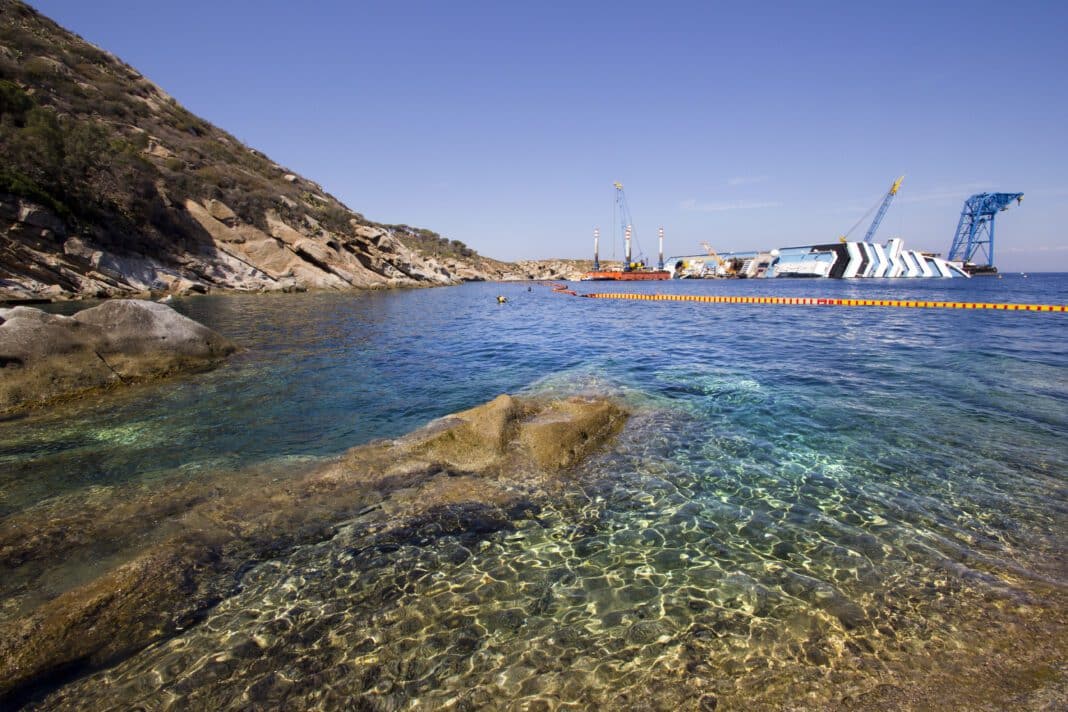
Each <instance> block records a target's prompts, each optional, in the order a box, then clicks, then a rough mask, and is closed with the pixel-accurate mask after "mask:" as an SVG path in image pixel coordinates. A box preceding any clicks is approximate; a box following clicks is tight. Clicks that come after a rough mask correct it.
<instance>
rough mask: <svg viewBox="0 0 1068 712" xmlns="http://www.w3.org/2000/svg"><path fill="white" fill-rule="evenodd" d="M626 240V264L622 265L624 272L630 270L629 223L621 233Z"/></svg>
mask: <svg viewBox="0 0 1068 712" xmlns="http://www.w3.org/2000/svg"><path fill="white" fill-rule="evenodd" d="M623 235H624V237H625V238H626V242H627V264H626V265H624V266H623V271H624V272H629V271H630V225H627V229H626V232H624V233H623Z"/></svg>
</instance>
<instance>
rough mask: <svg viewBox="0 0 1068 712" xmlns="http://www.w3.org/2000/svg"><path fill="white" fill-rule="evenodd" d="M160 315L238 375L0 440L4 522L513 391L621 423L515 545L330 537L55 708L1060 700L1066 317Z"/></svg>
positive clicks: (865, 312)
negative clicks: (214, 347)
mask: <svg viewBox="0 0 1068 712" xmlns="http://www.w3.org/2000/svg"><path fill="white" fill-rule="evenodd" d="M575 286H576V287H577V288H578V289H579V290H580V291H621V290H630V291H648V292H663V293H686V294H729V295H738V296H772V295H774V296H816V297H842V298H877V299H922V300H944V301H980V302H991V301H1012V302H1021V303H1046V304H1064V303H1068V275H1046V274H1037V275H1030V276H1029V277H1023V276H1018V275H1006V276H1005V277H1004V278H1003V279H1001V278H975V279H972V280H893V281H890V280H885V281H884V280H879V281H863V282H847V281H788V280H767V281H764V280H753V281H705V282H672V283H655V284H643V285H627V286H620V285H612V286H611V288H610V289H605V285H604V284H582V285H575ZM499 294H500V295H504V296H506V297H507V298H508V300H507V302H506V303H503V304H499V303H498V302H497V299H496V297H497V295H499ZM174 306H175V308H176V309H178V310H179V311H181V312H182V313H185V314H187V315H188V316H190V317H192V318H194V319H197V320H198V321H201V322H203V323H205V324H207V325H208V326H210V327H212V328H214V329H216V330H218V331H220V332H221V333H223V334H224V335H226V336H228V337H230V338H231V339H233V340H234V341H236V342H238V343H239V344H240V345H241V346H242V349H243V350H242V351H241V352H240V353H239V354H238V355H237V356H235V357H234V358H233V359H232V360H231V361H230V362H228V363H227V364H226V365H225V366H223V367H222V368H220V369H218V370H216V371H213V372H211V373H207V374H200V375H195V376H189V377H183V378H179V379H176V380H173V381H168V382H166V383H163V384H156V385H151V386H144V387H135V388H132V389H130V390H128V391H126V392H122V393H117V394H114V395H112V396H110V397H108V398H102V399H98V400H95V401H92V402H89V403H79V404H74V405H71V406H68V407H63V408H58V409H55V410H53V411H51V412H48V413H43V414H37V415H33V416H29V417H25V418H22V419H19V420H13V421H8V422H3V423H0V517H8V516H11V515H14V514H17V513H19V512H26V511H32V510H34V508H42V511H44V510H45V509H47V508H48V507H49V506H52V503H54V502H57V501H61V502H63V503H64V506H66V507H72V506H73V507H76V506H77V503H78V501H79V499H80V498H81V499H85V500H88V499H90V498H93V497H97V496H99V493H100V492H102V491H104V492H106V491H108V490H109V488H117V487H122V486H128V485H131V484H134V485H137V486H142V487H146V488H161V489H162V488H166V487H167V486H168V484H170V483H173V482H176V481H184V480H185V479H187V478H190V477H195V476H197V475H198V473H204V472H211V473H219V472H232V473H233V474H232V476H233V477H240V476H242V475H241V474H240V473H242V472H248V471H251V470H255V469H257V468H275V469H277V470H279V471H281V472H284V471H285V470H286V469H287V467H289V466H290V464H292V467H293V468H297V466H298V465H302V464H304V463H309V462H317V461H319V459H321V458H326V457H329V456H332V455H337V454H339V453H341V452H343V451H344V450H345V449H347V448H350V447H352V446H355V445H359V444H362V443H365V442H368V441H371V440H373V439H376V438H382V437H393V436H397V435H400V434H402V433H404V432H407V431H410V430H412V429H414V428H417V427H419V426H421V425H423V424H425V423H426V422H428V421H429V420H431V419H433V418H436V417H439V416H441V415H444V414H446V413H450V412H455V411H457V410H460V409H463V408H467V407H471V406H474V405H477V404H479V403H481V402H484V401H487V400H489V399H491V398H493V397H494V396H496V395H497V394H499V393H502V392H509V393H550V394H554V393H560V394H568V393H573V392H598V393H604V394H608V395H613V396H616V397H618V398H620V399H622V400H624V401H625V402H627V403H628V404H629V405H630V406H631V408H632V410H633V411H634V416H633V417H632V419H631V421H630V422H629V424H628V426H627V428H626V430H625V431H624V433H623V434H622V436H621V437H620V439H619V441H618V442H617V443H616V445H615V446H614V447H613V448H612V449H611V450H610V451H609V452H607V453H605V454H602V455H599V456H597V457H595V458H593V460H591V461H590V462H588V463H586V465H584V467H583V468H582V473H581V476H576V480H575V486H574V487H573V488H571V491H569V492H567V493H566V494H565V495H563V496H561V497H560V498H559V499H558V501H554V502H552V503H551V504H550V505H549V506H547V507H546V508H545V509H544V510H543V511H542V512H541V514H540V515H539V516H538V517H537V518H535V519H532V520H524V521H520V522H517V524H516V527H515V529H514V530H511V531H506V532H500V533H498V534H495V535H490V536H488V537H485V538H483V539H481V540H479V541H477V542H472V541H471V540H469V539H464V540H462V541H461V540H459V539H457V538H455V537H443V538H440V539H438V540H436V541H434V542H433V543H430V544H425V545H414V544H412V545H404V546H399V547H395V548H394V550H391V551H389V552H386V553H383V552H365V551H361V550H359V549H357V548H354V546H353V539H352V537H354V536H355V534H354V533H353V532H351V531H349V530H347V529H344V528H343V529H342V530H341V531H340V533H339V534H338V535H337V536H335V537H334V538H332V539H330V540H328V541H324V542H321V543H318V544H314V545H309V546H304V547H300V548H298V549H296V550H295V551H293V552H290V553H288V554H286V555H284V556H282V557H281V558H278V559H275V560H271V561H267V562H264V563H261V564H260V565H258V566H256V567H255V568H253V569H251V570H250V571H248V572H245V573H244V575H243V579H242V581H241V588H240V591H239V593H238V594H237V595H235V596H234V597H232V598H229V599H227V600H225V601H223V602H222V603H221V604H220V605H218V606H217V607H216V608H215V609H214V610H213V611H212V612H211V613H210V614H209V615H208V617H207V619H206V620H204V621H203V622H202V623H201V624H199V625H197V626H195V627H193V628H191V629H189V630H188V631H185V632H184V633H182V634H180V635H178V636H177V637H175V638H173V639H170V640H167V641H163V642H161V643H158V644H156V645H153V646H151V647H149V648H147V649H146V650H144V651H142V652H140V653H138V654H136V655H134V656H132V657H130V658H129V659H127V660H125V661H123V662H120V663H119V664H117V665H115V666H114V667H112V668H109V669H106V670H103V671H100V672H97V673H94V674H91V675H88V676H84V677H82V678H79V679H76V680H73V681H71V682H69V683H68V684H67V685H65V686H63V687H61V688H60V689H58V690H56V691H55V692H53V693H52V695H51V696H50V697H48V698H47V699H46V700H44V702H43V703H42V704H43V705H44V706H46V707H64V706H70V707H82V708H84V707H91V708H94V709H110V708H115V709H129V708H131V707H136V706H142V707H144V708H150V709H155V708H168V707H172V708H174V709H190V708H201V709H208V708H211V709H221V708H241V707H246V706H247V707H250V708H262V707H285V708H292V709H310V708H316V707H326V708H340V707H345V708H357V709H428V710H429V709H439V708H443V707H450V706H451V707H452V708H454V709H586V708H590V707H593V706H607V707H608V708H615V709H658V708H664V709H711V708H718V709H779V708H799V709H806V708H823V707H828V706H835V705H837V706H839V707H840V708H850V707H851V706H858V707H865V706H869V705H872V704H894V703H895V702H896V703H898V704H902V700H906V701H907V700H908V699H909V698H908V695H910V694H912V695H919V697H918V698H917V699H920V700H921V702H922V701H923V700H928V702H930V701H931V700H936V701H937V700H938V699H939V697H938V692H937V690H938V688H939V686H944V687H945V688H946V689H950V690H957V691H958V692H957V694H958V698H955V699H959V698H960V695H965V699H967V698H966V696H967V694H969V693H968V692H966V690H967V689H969V688H970V687H973V688H974V690H975V692H974V695H976V699H994V698H996V696H998V695H1000V696H1001V699H1005V700H1009V699H1023V698H1020V697H1019V696H1020V695H1025V696H1026V695H1027V694H1036V695H1039V698H1035V699H1040V698H1041V695H1042V694H1050V693H1049V692H1048V689H1049V685H1050V684H1054V683H1050V682H1049V680H1050V679H1052V680H1059V682H1056V685H1060V686H1061V687H1059V688H1057V689H1061V690H1063V678H1062V677H1058V675H1063V671H1061V672H1060V673H1058V672H1057V670H1056V669H1054V668H1051V667H1050V663H1049V661H1051V660H1057V659H1060V660H1061V661H1063V653H1064V649H1065V641H1064V637H1063V634H1064V625H1063V623H1064V621H1063V610H1064V604H1065V602H1066V598H1068V597H1066V596H1065V593H1066V588H1065V586H1066V584H1068V571H1066V565H1065V560H1064V552H1065V550H1066V549H1065V543H1066V533H1068V518H1066V516H1065V515H1066V512H1068V487H1066V473H1068V444H1066V443H1068V440H1066V436H1068V317H1066V316H1065V315H1063V314H1050V313H1030V312H993V311H990V312H986V311H957V310H952V311H950V310H929V309H893V308H876V307H867V308H865V307H805V306H771V305H723V304H701V303H693V302H635V301H608V300H593V299H579V298H575V297H568V296H565V295H560V294H554V293H552V292H551V291H550V290H549V289H548V288H546V287H544V286H541V285H528V284H526V283H513V284H508V283H503V284H471V285H465V286H462V287H456V288H445V289H433V290H417V291H400V292H370V293H358V294H323V293H318V294H296V295H248V296H241V295H232V296H209V297H194V298H188V299H181V300H178V301H176V303H175V305H174ZM0 526H3V519H0ZM105 563H106V562H103V561H102V562H99V565H100V566H103V565H104V564H105ZM86 565H87V566H90V567H92V566H93V565H94V563H93V562H89V563H88V564H86ZM1044 621H1045V622H1048V626H1047V623H1044ZM1014 641H1020V642H1018V643H1017V642H1014ZM991 660H997V661H999V663H998V664H999V665H1000V666H1001V667H1000V668H998V670H999V671H1000V677H999V675H991V674H990V665H991ZM977 675H978V676H979V677H978V679H979V680H980V682H978V683H977V682H974V681H972V680H973V678H975V677H976V676H977ZM1020 676H1023V677H1024V678H1025V679H1023V680H1022V681H1020V680H1019V679H1018V678H1020ZM984 679H985V680H987V682H982V680H984ZM1006 679H1015V680H1016V682H1006ZM1017 683H1018V685H1017ZM984 684H985V685H986V687H984V686H983V685H984ZM1035 690H1037V692H1035ZM1043 690H1046V692H1043ZM962 691H964V692H962ZM895 695H896V697H895ZM924 695H927V697H924ZM1014 695H1015V696H1016V697H1013V696H1014ZM1028 699H1031V698H1028ZM995 706H996V704H995Z"/></svg>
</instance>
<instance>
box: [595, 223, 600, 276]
mask: <svg viewBox="0 0 1068 712" xmlns="http://www.w3.org/2000/svg"><path fill="white" fill-rule="evenodd" d="M600 241H601V230H600V229H599V228H596V227H595V228H593V271H594V272H599V271H600V269H601V260H600V259H598V257H597V248H598V243H599V242H600Z"/></svg>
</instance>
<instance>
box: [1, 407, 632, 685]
mask: <svg viewBox="0 0 1068 712" xmlns="http://www.w3.org/2000/svg"><path fill="white" fill-rule="evenodd" d="M627 417H628V412H627V411H626V410H625V409H624V408H623V407H621V406H620V405H618V404H617V403H615V402H613V401H611V400H609V399H605V398H589V397H573V398H565V399H559V400H543V399H538V398H516V397H511V396H507V395H502V396H500V397H498V398H496V399H494V400H493V401H491V402H490V403H487V404H485V405H482V406H478V407H476V408H472V409H470V410H467V411H464V412H462V413H457V414H455V415H453V416H449V417H446V418H443V419H441V420H438V421H435V422H433V423H431V424H430V425H428V426H427V427H425V428H423V429H421V430H418V431H416V432H414V433H411V434H409V435H407V436H405V437H402V438H399V439H397V440H392V441H383V442H378V443H372V444H369V445H365V446H362V447H357V448H354V449H353V450H350V451H349V452H348V453H346V454H345V455H344V456H343V457H341V458H339V459H338V460H336V461H333V462H328V463H326V464H323V465H320V466H317V467H314V468H313V469H311V470H310V471H308V472H305V473H303V474H298V475H293V476H291V477H283V478H279V477H278V476H277V473H275V472H262V473H260V472H243V473H240V476H234V475H233V473H230V474H226V473H222V474H217V475H214V476H208V475H206V476H204V477H201V478H195V479H187V480H182V481H180V482H171V483H169V484H167V485H166V486H163V487H160V486H155V487H151V486H148V487H146V486H141V487H138V486H136V485H131V486H129V487H118V488H116V489H115V491H113V492H110V493H108V494H107V495H103V494H102V495H101V496H98V497H94V498H92V499H91V500H87V499H85V498H77V499H75V500H72V501H64V500H62V499H57V500H53V501H47V502H44V503H42V504H41V505H40V506H39V507H37V508H34V509H30V510H26V511H23V512H20V513H18V514H15V515H12V516H10V517H8V518H7V519H6V520H5V522H4V527H3V528H0V594H2V596H3V597H4V598H5V599H6V600H7V601H9V602H11V601H15V602H16V603H17V604H18V605H15V606H8V607H6V608H3V609H0V706H3V705H4V704H5V702H6V701H7V700H10V699H12V696H13V695H16V694H18V693H19V691H20V689H25V687H26V686H27V685H32V684H34V683H37V682H41V681H43V680H46V679H47V678H48V677H49V676H50V675H53V674H56V673H57V672H59V671H62V670H65V669H71V668H72V667H76V666H79V665H80V666H86V667H88V668H92V667H97V666H100V665H105V664H108V663H110V662H113V661H115V660H116V659H119V658H121V657H124V656H126V655H128V654H130V653H131V652H134V651H136V650H138V649H140V648H142V647H144V646H145V645H148V644H149V643H152V642H154V641H156V640H160V639H161V638H167V637H170V636H173V635H175V634H176V633H177V632H178V631H180V630H181V629H183V628H185V627H188V626H189V625H192V624H195V623H196V621H197V620H198V619H199V617H201V616H202V615H203V614H204V612H205V611H206V610H207V609H208V608H210V607H211V606H213V605H215V604H216V603H217V602H218V601H219V600H220V599H222V598H224V597H226V596H229V595H231V594H232V593H233V592H234V591H235V590H237V589H238V588H239V587H240V573H239V572H240V571H243V570H244V568H245V567H247V566H248V564H249V563H250V562H254V561H258V560H263V559H264V558H269V557H277V556H280V555H284V554H285V553H286V552H287V551H288V550H290V549H292V548H293V547H294V546H296V545H298V544H301V543H308V542H311V541H317V540H322V539H325V538H328V537H330V536H332V535H333V534H334V533H336V532H337V530H338V527H339V526H342V525H345V526H349V527H358V528H359V531H360V532H361V533H360V534H359V536H360V537H361V540H362V541H363V544H364V545H366V546H367V547H375V546H385V547H389V546H396V545H397V544H398V543H404V544H414V545H423V544H426V543H429V542H431V541H433V540H434V539H435V538H436V537H441V536H445V535H455V536H458V537H461V538H462V539H470V538H473V539H476V540H477V539H478V538H479V537H484V536H487V535H489V534H492V533H493V532H496V531H501V530H507V529H509V528H511V527H512V526H513V524H512V522H513V521H515V520H517V519H524V518H530V517H531V516H533V515H535V514H536V513H537V511H538V509H539V501H540V500H544V498H546V497H551V496H552V495H553V493H554V492H558V491H559V490H560V489H561V488H565V487H568V486H569V482H570V479H569V478H570V474H569V473H572V472H574V469H573V468H575V467H576V466H577V465H579V464H580V463H581V462H582V461H583V460H585V459H587V458H589V457H590V456H591V455H593V454H595V453H596V452H598V451H599V450H601V449H603V448H605V447H606V446H607V445H608V444H609V443H610V442H612V440H613V438H615V436H616V435H617V434H618V433H619V432H620V431H621V429H622V428H623V426H624V424H625V422H626V420H627ZM135 542H136V543H135ZM123 547H126V548H123ZM130 547H132V548H130ZM102 555H103V556H105V557H106V560H107V561H109V562H111V563H110V565H109V566H107V567H104V570H94V571H93V573H92V574H88V573H87V572H85V573H83V578H82V579H81V580H76V579H71V578H70V576H69V575H67V576H66V577H64V576H63V575H62V574H60V575H59V578H60V582H59V583H60V584H61V585H60V588H61V592H59V593H58V594H53V597H51V598H49V599H47V600H41V599H42V596H41V594H40V591H42V590H52V591H55V586H56V581H55V580H54V578H55V575H54V574H51V573H50V572H53V571H56V570H58V571H63V570H64V568H65V567H66V566H68V565H69V564H70V562H72V561H82V560H86V559H89V558H93V557H97V556H102ZM83 572H84V569H83ZM46 583H48V584H49V585H46Z"/></svg>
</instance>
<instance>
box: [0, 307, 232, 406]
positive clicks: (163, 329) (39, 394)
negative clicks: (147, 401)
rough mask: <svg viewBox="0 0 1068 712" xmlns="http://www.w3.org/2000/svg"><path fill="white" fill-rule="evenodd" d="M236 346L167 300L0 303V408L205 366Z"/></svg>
mask: <svg viewBox="0 0 1068 712" xmlns="http://www.w3.org/2000/svg"><path fill="white" fill-rule="evenodd" d="M236 348H237V347H236V346H235V345H234V344H232V343H231V342H230V341H228V340H227V339H225V338H223V337H222V336H220V335H219V334H217V333H215V332H214V331H212V330H211V329H209V328H207V327H206V326H203V325H201V324H198V323H197V322H195V321H193V320H192V319H188V318H186V317H184V316H182V315H181V314H179V313H178V312H176V311H174V310H173V309H171V308H170V307H168V306H166V305H164V304H156V303H154V302H145V301H138V300H118V301H111V302H105V303H104V304H101V305H100V306H97V307H93V308H91V309H86V310H84V311H81V312H78V313H77V314H75V315H74V316H73V317H68V316H59V315H56V314H47V313H45V312H43V311H41V310H39V309H34V308H32V307H25V306H19V307H13V308H10V309H0V412H3V411H5V410H9V409H12V408H17V407H20V406H26V405H33V404H37V403H43V402H47V401H51V400H55V399H58V398H65V397H69V396H72V395H76V394H78V393H82V392H85V391H89V390H94V389H99V388H107V387H110V386H114V385H118V384H124V383H129V382H131V381H143V380H147V379H152V378H159V377H161V376H166V375H169V374H172V373H177V372H180V371H190V370H203V369H206V368H211V367H212V366H214V365H216V364H218V363H219V362H220V361H222V359H224V358H225V357H226V356H227V355H229V354H231V353H233V352H234V351H235V350H236Z"/></svg>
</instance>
